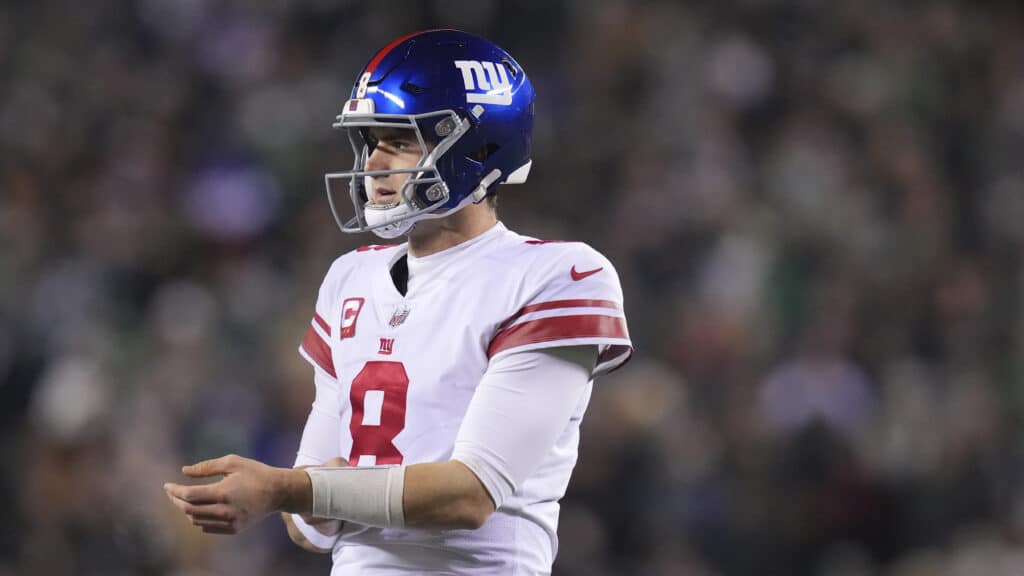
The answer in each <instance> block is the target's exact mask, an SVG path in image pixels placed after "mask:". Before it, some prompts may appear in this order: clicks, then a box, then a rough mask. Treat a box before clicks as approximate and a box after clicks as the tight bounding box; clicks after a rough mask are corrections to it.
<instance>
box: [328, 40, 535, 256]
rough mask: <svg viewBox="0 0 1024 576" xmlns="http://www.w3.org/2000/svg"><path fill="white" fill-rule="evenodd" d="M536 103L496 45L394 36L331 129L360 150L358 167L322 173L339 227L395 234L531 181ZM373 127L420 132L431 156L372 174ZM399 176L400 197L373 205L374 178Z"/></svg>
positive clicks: (525, 81)
mask: <svg viewBox="0 0 1024 576" xmlns="http://www.w3.org/2000/svg"><path fill="white" fill-rule="evenodd" d="M533 99H534V94H533V86H532V85H531V84H530V81H529V79H527V77H526V73H525V72H524V71H523V69H522V67H521V66H519V64H518V63H516V61H515V60H513V59H512V57H511V56H510V55H509V54H508V52H505V51H504V50H502V49H501V48H500V47H498V46H497V45H496V44H494V43H493V42H490V41H489V40H485V39H484V38H480V37H479V36H474V35H472V34H467V33H465V32H460V31H458V30H427V31H422V32H414V33H412V34H408V35H406V36H402V37H401V38H398V39H396V40H394V41H393V42H391V43H390V44H388V45H387V46H385V47H384V48H383V49H381V50H380V51H379V52H378V53H377V54H376V55H375V56H374V57H373V59H372V60H370V62H369V63H368V64H367V65H366V66H365V67H364V68H363V70H362V71H361V72H360V73H359V77H358V80H357V82H356V84H355V86H354V87H353V88H352V95H351V98H350V99H349V100H348V101H347V102H346V103H345V108H344V109H343V110H342V112H341V114H339V115H338V117H337V121H336V122H335V123H334V125H333V126H334V127H335V128H343V129H345V130H346V132H347V133H348V137H349V140H350V141H351V143H352V150H353V152H354V154H355V165H354V166H353V168H352V170H350V171H348V172H336V173H330V174H326V175H325V177H324V180H325V183H326V186H327V199H328V201H329V202H330V205H331V211H332V212H333V213H334V218H335V220H337V222H338V226H340V227H341V229H342V231H344V232H350V233H351V232H365V231H368V230H372V231H373V232H374V233H376V234H377V235H378V236H380V237H382V238H395V237H398V236H400V235H403V234H407V233H408V232H409V231H410V230H411V229H412V227H413V225H414V224H415V223H416V222H418V221H420V220H425V219H430V218H442V217H444V216H447V215H449V214H452V213H454V212H456V211H458V210H460V209H462V208H463V207H465V206H467V205H468V204H469V203H471V202H473V203H478V202H481V201H483V199H484V198H486V197H487V196H488V195H489V194H493V193H494V190H495V188H496V187H497V186H498V185H499V184H521V183H523V182H525V181H526V177H527V175H528V174H529V171H530V164H531V161H530V141H531V137H532V134H533ZM373 127H381V128H405V129H410V130H412V131H413V132H414V133H415V138H416V140H418V142H419V145H420V149H421V150H423V155H422V156H421V157H420V160H419V163H418V164H417V165H416V166H415V167H414V168H411V169H399V170H376V171H368V170H366V162H367V158H368V157H369V155H370V153H371V152H372V151H373V146H374V141H373V139H372V138H371V137H370V136H369V129H370V128H373ZM428 143H429V144H431V145H432V146H431V147H429V149H428V146H427V144H428ZM397 173H408V174H410V177H409V179H408V180H407V181H406V182H405V184H404V185H403V186H402V189H401V190H399V191H398V194H397V197H398V198H399V200H398V201H397V202H395V203H393V204H390V205H386V206H381V205H375V204H369V203H368V195H367V186H368V183H369V181H370V179H371V178H373V177H374V176H383V175H387V174H397ZM345 180H347V181H348V192H349V195H350V196H351V199H352V204H353V206H354V207H355V216H354V217H352V218H351V219H349V220H348V221H345V220H344V219H343V218H342V217H341V216H340V215H339V213H338V208H337V204H336V203H335V199H334V192H335V190H336V189H337V188H339V185H338V182H339V181H345Z"/></svg>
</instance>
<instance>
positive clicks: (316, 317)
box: [299, 258, 342, 378]
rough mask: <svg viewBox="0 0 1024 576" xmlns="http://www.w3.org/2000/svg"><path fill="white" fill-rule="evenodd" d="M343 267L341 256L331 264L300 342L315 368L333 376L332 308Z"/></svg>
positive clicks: (335, 375) (305, 354) (308, 359)
mask: <svg viewBox="0 0 1024 576" xmlns="http://www.w3.org/2000/svg"><path fill="white" fill-rule="evenodd" d="M340 268H342V259H341V258H339V259H338V260H336V261H335V262H334V264H333V265H332V266H331V269H330V270H329V271H328V272H327V276H326V277H325V278H324V281H323V283H322V284H321V285H320V292H319V294H318V295H317V299H316V307H315V308H314V310H313V317H312V318H310V320H309V326H307V327H306V333H305V336H303V338H302V342H301V343H300V344H299V354H300V355H302V357H303V358H305V359H306V360H307V361H308V362H309V363H310V364H312V365H313V367H314V368H315V369H317V370H318V371H320V372H322V373H323V374H325V375H326V376H329V377H331V378H337V373H336V372H335V371H334V358H333V356H332V354H331V337H332V327H331V322H330V318H331V310H333V309H334V296H333V295H334V294H335V293H336V290H334V289H333V288H334V287H335V286H336V285H337V284H338V276H339V275H340Z"/></svg>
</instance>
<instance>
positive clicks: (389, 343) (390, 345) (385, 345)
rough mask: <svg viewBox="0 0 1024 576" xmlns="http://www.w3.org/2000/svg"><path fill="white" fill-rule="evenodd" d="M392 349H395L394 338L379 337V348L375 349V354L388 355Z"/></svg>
mask: <svg viewBox="0 0 1024 576" xmlns="http://www.w3.org/2000/svg"><path fill="white" fill-rule="evenodd" d="M394 349H395V339H394V338H381V339H380V350H377V354H383V355H385V356H390V355H391V352H393V351H394Z"/></svg>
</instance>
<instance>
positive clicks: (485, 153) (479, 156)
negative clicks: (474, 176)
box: [469, 144, 501, 162]
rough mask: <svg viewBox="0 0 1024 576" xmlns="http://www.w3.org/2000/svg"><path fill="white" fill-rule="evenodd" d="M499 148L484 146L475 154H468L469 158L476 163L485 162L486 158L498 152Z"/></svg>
mask: <svg viewBox="0 0 1024 576" xmlns="http://www.w3.org/2000/svg"><path fill="white" fill-rule="evenodd" d="M499 148H501V146H498V145H497V144H486V145H484V146H481V147H480V148H478V149H477V151H476V152H473V153H472V154H470V155H469V157H470V159H472V160H476V161H477V162H486V161H487V159H488V158H490V157H491V156H493V155H494V153H495V152H497V151H498V149H499Z"/></svg>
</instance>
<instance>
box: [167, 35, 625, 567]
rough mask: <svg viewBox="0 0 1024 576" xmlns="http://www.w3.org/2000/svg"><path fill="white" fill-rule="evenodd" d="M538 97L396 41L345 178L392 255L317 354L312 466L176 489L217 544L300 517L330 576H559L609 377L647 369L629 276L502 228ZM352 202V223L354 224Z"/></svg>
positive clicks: (352, 125) (519, 83)
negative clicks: (563, 507) (570, 508)
mask: <svg viewBox="0 0 1024 576" xmlns="http://www.w3.org/2000/svg"><path fill="white" fill-rule="evenodd" d="M533 108H534V92H533V86H532V85H531V84H530V81H529V79H528V78H527V76H526V73H525V72H524V71H523V69H522V67H520V66H519V64H518V63H517V62H516V61H515V60H514V59H513V58H512V57H511V56H510V55H509V54H508V53H507V52H505V51H504V50H502V49H501V48H500V47H498V46H496V45H495V44H493V43H492V42H490V41H488V40H485V39H483V38H479V37H477V36H473V35H470V34H467V33H464V32H459V31H456V30H430V31H424V32H416V33H413V34H409V35H407V36H403V37H401V38H398V39H397V40H395V41H393V42H391V43H390V44H388V45H387V46H385V47H384V48H383V49H381V50H380V51H379V52H378V53H377V54H376V55H375V56H374V57H373V58H372V59H371V60H370V62H369V63H368V64H367V65H366V67H365V68H363V70H362V71H361V72H360V74H359V76H358V78H357V81H356V84H355V86H354V88H353V89H352V94H351V99H349V100H348V101H347V102H346V103H345V105H344V108H343V109H342V111H341V114H340V115H339V116H338V118H337V122H336V123H335V124H334V126H335V127H336V128H338V129H340V130H343V131H344V132H345V133H346V134H347V136H348V138H349V140H350V141H351V144H352V148H353V151H354V152H355V166H354V167H353V169H352V170H350V171H347V172H340V173H333V174H327V175H326V186H327V195H328V199H329V201H330V205H331V209H332V211H333V212H334V215H335V218H336V219H337V221H338V224H339V226H340V227H341V229H342V230H343V231H345V232H365V231H371V232H374V233H376V234H377V235H378V236H380V237H382V238H385V239H393V238H399V237H405V239H406V241H405V242H403V243H401V244H394V245H374V246H366V247H363V248H359V249H357V250H354V251H352V252H349V253H347V254H345V255H343V256H341V257H340V258H338V259H337V260H336V261H335V262H334V264H333V265H332V266H331V268H330V270H329V271H328V272H327V275H326V278H325V279H324V281H323V284H322V286H321V288H320V293H319V298H318V299H317V303H316V309H315V313H314V314H313V318H312V320H311V322H310V325H309V328H308V331H307V333H306V335H305V338H304V339H303V341H302V343H301V345H300V347H299V351H300V353H301V354H302V355H303V356H304V357H305V358H306V359H307V360H308V361H309V362H310V363H311V364H312V367H313V371H314V382H315V387H316V397H315V400H314V402H313V406H312V410H311V412H310V415H309V419H308V421H307V423H306V427H305V430H304V432H303V436H302V440H301V444H300V446H299V451H298V458H297V461H296V467H295V468H293V469H283V468H273V467H269V466H266V465H264V464H261V463H259V462H256V461H253V460H249V459H245V458H242V457H239V456H234V455H231V456H225V457H222V458H219V459H216V460H209V461H205V462H200V463H198V464H195V465H192V466H186V467H185V468H184V469H183V471H184V473H185V474H186V475H188V476H190V477H194V478H201V477H209V476H223V478H222V479H221V480H219V481H218V482H215V483H212V484H205V485H194V486H186V485H179V484H175V483H169V484H167V485H165V489H166V491H167V493H168V496H169V497H170V499H171V501H172V502H173V503H174V504H175V505H176V506H178V507H179V508H180V509H181V510H182V511H183V512H185V513H186V514H187V515H188V516H189V517H190V518H191V519H192V522H193V523H194V524H196V525H197V526H200V527H202V529H203V531H205V532H209V533H229V534H230V533H235V532H238V531H240V530H242V529H244V528H245V527H247V526H248V525H250V524H251V523H253V522H255V521H258V520H260V519H261V518H263V517H265V516H266V515H267V514H270V513H272V512H274V511H281V512H283V513H284V514H283V516H284V518H285V522H286V524H287V525H288V530H289V534H290V535H291V536H292V538H293V540H295V541H296V542H297V543H299V544H300V545H302V546H304V547H306V548H309V549H315V550H325V551H330V552H331V553H332V554H333V561H334V569H333V572H332V573H333V574H338V575H340V574H370V575H384V574H421V573H428V572H430V573H434V572H443V573H446V574H447V573H456V574H512V573H515V574H547V573H550V571H551V567H552V563H553V561H554V558H555V554H556V551H557V545H558V539H557V532H556V527H557V523H558V510H559V505H558V501H559V499H560V498H561V497H562V496H563V495H564V494H565V490H566V487H567V485H568V483H569V477H570V474H571V473H572V469H573V466H574V465H575V463H576V456H577V445H578V442H579V429H580V420H581V419H582V417H583V415H584V412H585V410H586V407H587V403H588V401H589V399H590V392H591V386H592V381H593V378H594V377H595V376H597V375H599V374H602V373H604V372H607V371H610V370H613V369H615V368H617V367H619V366H621V365H622V364H623V363H625V362H626V361H627V360H628V359H629V356H630V355H631V353H632V345H631V343H630V339H629V335H628V332H627V329H626V321H625V316H624V313H623V303H622V290H621V288H620V285H619V279H618V277H617V275H616V272H615V268H614V267H613V266H612V264H611V263H610V262H609V261H608V260H607V259H606V258H604V257H603V256H602V255H601V254H599V253H598V252H596V251H595V250H593V249H592V248H590V247H589V246H587V245H586V244H583V243H578V242H545V241H540V240H536V239H533V238H529V237H525V236H522V235H519V234H517V233H515V232H512V231H511V230H509V229H508V228H506V227H505V226H504V225H503V224H502V223H501V222H499V221H498V219H497V214H496V206H495V203H496V201H495V195H496V194H497V191H498V187H499V186H501V185H503V184H519V183H522V182H524V181H525V180H526V178H527V175H528V173H529V171H530V163H531V160H530V140H531V132H532V126H533ZM339 193H340V194H347V196H348V198H349V199H350V200H351V203H352V205H353V208H354V214H353V215H351V216H350V217H349V218H344V217H342V216H341V215H340V214H339V211H340V210H339V207H340V206H341V205H342V204H346V203H345V202H343V199H342V198H340V197H339Z"/></svg>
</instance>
